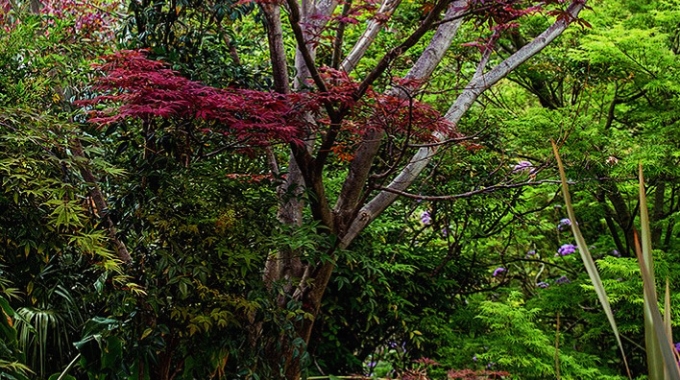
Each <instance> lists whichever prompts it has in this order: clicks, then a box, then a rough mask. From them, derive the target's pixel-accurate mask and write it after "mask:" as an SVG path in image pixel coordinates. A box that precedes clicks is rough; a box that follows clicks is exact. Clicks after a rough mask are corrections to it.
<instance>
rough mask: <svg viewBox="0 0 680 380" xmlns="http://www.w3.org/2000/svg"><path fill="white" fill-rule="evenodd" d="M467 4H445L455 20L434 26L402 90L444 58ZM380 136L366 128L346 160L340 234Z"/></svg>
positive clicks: (464, 1) (338, 207)
mask: <svg viewBox="0 0 680 380" xmlns="http://www.w3.org/2000/svg"><path fill="white" fill-rule="evenodd" d="M467 4H468V0H457V1H454V2H453V3H452V4H451V5H449V8H448V9H447V11H446V14H445V16H444V17H446V18H455V20H456V21H455V22H450V23H446V24H442V25H440V26H439V27H438V28H437V31H436V32H435V34H434V36H433V37H432V39H431V40H430V44H429V45H428V46H427V48H426V49H425V50H424V51H423V53H422V54H421V55H420V57H419V58H418V60H417V61H416V63H415V64H414V65H413V67H412V68H411V70H410V71H409V72H408V74H407V75H406V77H405V79H406V82H407V83H408V88H407V89H406V90H410V91H414V90H417V89H418V88H419V86H420V85H421V84H422V83H424V82H425V81H426V80H427V79H428V78H429V77H430V75H432V73H433V72H434V69H435V68H436V67H437V65H438V64H439V62H441V60H442V58H443V57H444V53H445V52H446V51H447V50H448V49H449V47H450V46H451V41H453V38H454V37H455V35H456V32H457V31H458V27H459V26H460V24H461V22H462V19H461V18H457V16H458V15H459V14H460V13H463V12H464V11H465V9H466V8H467ZM388 95H391V96H404V95H405V94H404V93H403V90H398V89H396V88H392V89H390V90H388ZM383 137H384V133H383V132H381V131H378V130H371V131H368V132H367V133H366V135H365V136H364V138H363V141H362V143H361V145H360V146H359V148H358V149H357V151H356V152H355V154H354V158H353V159H352V162H351V163H350V168H349V173H348V174H347V178H346V179H345V182H344V184H343V187H342V190H341V192H340V196H339V197H338V200H337V202H336V204H335V207H334V209H335V214H336V215H337V218H338V221H339V223H336V226H341V228H342V229H343V231H339V232H340V233H344V232H345V231H344V228H345V227H346V225H347V224H349V223H350V222H351V220H352V219H353V218H354V217H355V214H356V212H357V208H358V204H359V200H360V198H361V196H362V193H363V191H364V185H365V183H366V180H367V179H368V176H369V174H370V170H371V166H372V165H373V161H374V159H375V157H376V155H377V154H378V150H379V149H380V145H381V143H382V139H383Z"/></svg>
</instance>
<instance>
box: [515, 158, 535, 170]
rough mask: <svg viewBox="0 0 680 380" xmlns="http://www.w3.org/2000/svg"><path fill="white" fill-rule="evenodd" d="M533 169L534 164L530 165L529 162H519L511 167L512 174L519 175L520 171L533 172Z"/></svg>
mask: <svg viewBox="0 0 680 380" xmlns="http://www.w3.org/2000/svg"><path fill="white" fill-rule="evenodd" d="M533 167H534V164H532V163H531V162H529V161H520V162H518V163H517V165H515V166H513V167H512V172H513V173H519V172H521V171H531V172H533V170H532V168H533Z"/></svg>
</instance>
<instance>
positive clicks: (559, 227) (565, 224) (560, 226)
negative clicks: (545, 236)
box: [557, 218, 571, 231]
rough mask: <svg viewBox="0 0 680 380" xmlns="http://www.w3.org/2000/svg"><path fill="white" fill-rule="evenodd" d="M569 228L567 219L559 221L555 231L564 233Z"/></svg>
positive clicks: (569, 223) (569, 222) (569, 221)
mask: <svg viewBox="0 0 680 380" xmlns="http://www.w3.org/2000/svg"><path fill="white" fill-rule="evenodd" d="M569 227H571V220H569V218H563V219H560V222H559V223H557V230H558V231H564V230H566V229H568V228H569Z"/></svg>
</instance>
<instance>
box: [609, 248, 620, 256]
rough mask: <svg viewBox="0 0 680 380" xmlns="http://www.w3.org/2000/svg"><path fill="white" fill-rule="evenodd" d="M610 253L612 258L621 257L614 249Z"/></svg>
mask: <svg viewBox="0 0 680 380" xmlns="http://www.w3.org/2000/svg"><path fill="white" fill-rule="evenodd" d="M610 253H611V255H612V256H615V257H621V253H620V252H619V251H617V250H616V249H612V251H611V252H610Z"/></svg>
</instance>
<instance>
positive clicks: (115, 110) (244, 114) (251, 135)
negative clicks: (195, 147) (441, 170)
mask: <svg viewBox="0 0 680 380" xmlns="http://www.w3.org/2000/svg"><path fill="white" fill-rule="evenodd" d="M97 67H98V68H99V69H100V70H101V71H103V72H104V74H105V75H104V76H102V77H100V78H99V79H97V80H96V82H95V84H94V86H93V88H94V90H95V91H97V92H98V93H100V95H98V96H96V97H95V98H93V99H89V100H81V101H78V102H77V104H78V105H81V106H95V109H94V110H92V111H90V116H91V119H90V122H92V123H95V124H100V125H108V124H111V123H117V122H121V121H123V120H126V119H142V120H147V121H150V120H154V119H157V118H160V119H166V120H167V119H170V120H175V121H177V122H183V123H186V122H189V123H192V125H195V126H196V127H198V128H199V129H201V130H203V131H204V132H216V133H222V134H224V135H228V136H230V137H233V138H235V139H237V140H238V141H247V142H248V143H249V144H250V145H254V146H262V145H267V144H270V143H272V142H276V141H279V142H281V141H283V142H287V143H298V144H299V143H301V142H302V139H303V137H304V136H305V134H306V133H308V132H309V131H314V130H322V129H323V128H324V125H327V124H328V123H330V122H329V120H328V119H327V118H326V117H325V116H324V114H323V113H322V112H321V110H322V109H323V105H324V104H328V103H332V104H334V105H335V106H336V107H343V108H345V109H348V110H349V112H348V114H347V115H346V117H345V118H344V120H343V121H342V125H341V129H340V138H339V139H338V140H337V141H336V146H335V147H334V149H333V151H334V152H335V153H336V154H337V155H338V156H340V157H341V158H343V159H347V158H350V157H351V153H350V154H349V155H348V152H349V151H352V150H353V149H352V147H353V146H354V145H355V143H357V142H358V141H359V140H360V139H361V136H362V135H363V134H364V133H365V132H366V131H368V130H371V129H380V130H385V131H386V132H387V133H389V134H390V135H405V136H408V137H409V138H413V139H414V140H417V141H423V140H427V139H428V138H429V136H430V135H431V132H432V131H433V130H437V129H441V128H443V127H444V126H445V124H446V122H445V120H444V119H443V118H442V117H441V115H440V114H439V113H438V112H437V111H436V110H434V109H432V108H431V107H429V106H427V105H425V104H422V103H418V102H416V101H415V100H413V99H408V98H401V97H394V96H387V95H382V94H378V93H376V92H374V91H371V90H369V91H367V92H366V94H365V96H364V97H363V98H362V99H361V100H360V101H355V100H354V97H353V94H354V93H355V91H356V90H357V87H358V86H357V84H356V83H355V82H353V81H352V80H351V79H350V78H349V77H348V76H347V74H346V73H344V72H342V71H338V70H333V69H330V68H322V70H321V71H322V76H323V79H324V81H326V82H327V84H328V89H329V90H328V92H305V93H296V94H285V95H284V94H279V93H274V92H266V91H254V90H247V89H241V88H227V89H219V88H214V87H209V86H206V85H203V84H201V83H198V82H194V81H191V80H189V79H187V78H184V77H182V76H180V75H179V74H178V73H177V72H175V71H173V70H171V69H169V68H168V67H167V65H166V64H164V63H162V62H158V61H154V60H150V59H148V58H147V57H146V52H144V51H121V52H118V53H116V54H113V55H111V56H108V57H105V63H104V64H102V65H98V66H97ZM102 106H105V107H106V108H104V109H101V108H102ZM309 115H312V116H314V118H315V119H316V120H315V123H314V124H310V122H309V119H308V117H306V116H309Z"/></svg>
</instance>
